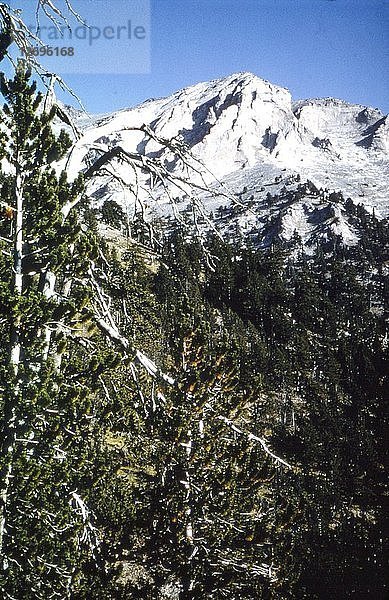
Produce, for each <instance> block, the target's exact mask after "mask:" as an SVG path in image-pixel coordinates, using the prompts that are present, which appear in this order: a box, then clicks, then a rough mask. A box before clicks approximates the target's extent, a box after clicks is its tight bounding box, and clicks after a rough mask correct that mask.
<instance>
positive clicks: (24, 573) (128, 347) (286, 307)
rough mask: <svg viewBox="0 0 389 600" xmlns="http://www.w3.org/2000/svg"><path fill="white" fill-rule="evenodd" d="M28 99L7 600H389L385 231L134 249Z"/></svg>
mask: <svg viewBox="0 0 389 600" xmlns="http://www.w3.org/2000/svg"><path fill="white" fill-rule="evenodd" d="M0 7H1V10H2V11H4V10H5V9H4V7H5V5H4V4H2V3H0ZM6 17H7V15H6V14H5V13H2V14H1V18H2V21H1V22H2V27H3V29H2V31H1V34H0V56H1V57H3V58H4V57H5V55H6V53H7V48H8V46H9V44H10V29H9V27H10V26H11V25H12V23H11V22H10V21H9V19H8V21H7V18H6ZM0 67H1V65H0ZM37 78H38V75H37V73H36V72H35V71H34V68H33V69H32V72H31V69H30V67H29V66H28V65H27V64H26V62H25V61H23V60H21V61H19V63H18V64H17V65H14V69H13V73H12V75H11V76H8V75H7V76H6V75H5V74H4V73H3V74H2V75H1V80H0V85H1V96H2V107H1V109H0V119H1V125H0V159H1V162H0V165H1V169H0V194H1V198H0V210H1V212H0V336H1V344H0V419H1V420H0V430H1V433H0V444H1V445H0V486H1V491H0V559H1V564H0V596H1V598H4V600H35V599H37V600H51V599H71V600H110V599H112V600H116V599H117V600H131V599H144V600H147V599H150V600H154V599H155V600H157V599H161V600H170V599H171V600H195V599H199V600H200V599H206V598H209V599H214V600H223V599H231V600H232V599H233V600H248V599H253V600H254V599H258V600H299V599H301V600H303V599H304V600H346V599H348V598H350V599H351V598H352V599H353V600H366V599H372V600H384V598H385V597H386V594H387V590H388V588H387V572H388V571H387V567H388V565H387V551H388V548H387V534H386V531H385V518H386V517H387V512H386V511H387V508H386V507H385V504H386V503H387V473H386V467H387V465H386V459H387V455H386V450H385V441H386V439H387V434H388V431H387V399H388V391H387V390H388V381H387V372H388V371H387V366H386V360H387V347H388V332H387V308H388V305H387V300H388V278H387V265H388V259H389V256H388V251H389V244H388V242H389V235H388V226H387V221H386V220H384V219H382V218H379V217H376V215H375V214H374V212H373V213H372V212H371V211H368V210H366V209H365V207H364V206H363V205H362V204H360V203H357V202H355V201H353V200H352V199H347V200H346V199H345V198H344V197H343V196H342V194H341V193H339V194H338V195H337V197H336V198H334V202H340V203H343V205H344V206H345V210H346V212H347V215H348V218H349V219H350V220H351V222H352V223H353V227H354V228H355V231H357V232H358V243H357V244H353V245H347V244H346V243H343V240H342V238H341V236H334V237H333V238H332V239H328V238H327V239H326V241H323V240H321V239H318V241H317V243H316V246H315V247H313V248H311V251H310V252H309V253H307V252H306V249H305V248H304V246H303V244H302V243H301V239H300V237H299V235H298V234H296V235H295V236H294V237H293V239H292V240H290V241H289V242H288V243H286V242H283V241H282V240H281V239H277V238H274V239H273V240H272V243H271V244H269V245H267V246H266V245H264V244H260V243H259V242H258V239H255V236H254V237H253V236H251V237H250V238H245V239H242V237H241V236H235V235H233V234H232V235H230V236H229V237H228V236H227V237H225V236H220V235H218V232H217V231H215V230H214V229H212V228H209V229H208V230H207V231H206V233H202V234H201V235H198V234H197V233H196V231H195V230H194V229H193V228H192V229H191V228H189V227H187V226H185V223H184V222H183V221H182V220H180V219H177V220H176V221H170V222H169V226H168V227H163V226H162V225H161V224H160V223H159V224H157V226H156V228H155V232H154V234H153V236H151V235H149V230H148V229H147V227H146V225H145V224H144V223H143V224H142V222H141V221H140V220H139V221H138V223H137V224H135V225H136V226H135V225H133V227H132V230H131V235H129V232H128V224H126V220H125V215H124V213H123V211H122V210H121V208H120V206H119V205H117V204H116V203H115V201H110V202H108V201H107V202H105V204H104V205H103V209H102V210H100V209H99V208H96V206H95V204H94V203H93V199H91V197H90V195H88V193H87V189H88V188H87V186H88V182H89V180H91V179H92V178H94V177H97V176H98V171H99V170H100V169H102V168H104V165H105V164H108V161H110V160H111V158H112V156H108V155H107V156H103V157H101V156H100V157H99V158H98V159H96V162H95V163H93V164H92V165H91V166H90V167H89V168H88V169H83V170H81V171H80V173H79V175H78V176H77V177H76V178H70V177H69V176H68V174H67V172H66V168H64V169H62V168H61V169H59V168H58V165H62V164H64V162H63V159H64V157H65V158H66V156H67V155H68V153H69V151H70V150H71V146H72V143H73V142H72V139H71V137H70V136H69V134H68V130H66V131H65V130H64V129H61V128H59V127H58V123H59V122H60V119H59V113H58V111H60V110H61V106H59V107H57V106H56V104H55V103H51V105H50V103H47V94H45V92H44V91H43V93H42V92H40V91H38V90H39V89H40V88H41V86H40V85H38V86H37V83H36V80H37ZM47 104H49V105H48V106H47ZM65 129H66V128H65ZM123 160H124V158H123ZM61 161H62V162H61ZM142 168H144V169H147V168H149V169H150V170H152V168H153V167H152V165H149V164H148V163H144V164H143V167H142ZM161 177H163V175H161ZM291 193H292V192H291ZM296 193H297V192H296ZM270 201H271V197H270V199H269V202H270ZM102 224H103V225H104V226H105V227H106V228H107V227H110V230H111V231H115V232H116V237H115V239H114V240H113V239H112V238H109V237H107V236H104V233H103V229H102Z"/></svg>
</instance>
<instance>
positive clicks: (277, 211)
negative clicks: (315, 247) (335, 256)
mask: <svg viewBox="0 0 389 600" xmlns="http://www.w3.org/2000/svg"><path fill="white" fill-rule="evenodd" d="M144 125H146V129H143V130H139V128H140V127H142V126H144ZM78 126H79V128H80V130H81V136H80V139H79V140H78V142H77V144H76V147H75V149H74V150H73V152H72V154H71V156H70V157H69V160H68V163H67V168H68V171H69V172H70V173H71V174H74V173H76V172H78V171H79V169H80V168H83V167H86V166H88V165H90V164H91V163H92V162H93V161H94V160H96V158H98V157H99V156H101V155H102V154H103V153H104V152H107V151H109V150H111V149H113V148H115V147H116V146H120V147H122V148H123V149H124V150H125V151H126V152H129V153H138V154H140V155H143V156H145V157H149V158H154V159H157V160H158V161H159V164H160V165H161V166H162V168H163V169H166V171H167V172H168V173H169V174H171V175H172V176H177V177H178V178H179V182H178V185H177V184H174V183H172V182H170V183H169V184H168V185H167V186H161V185H155V182H154V181H153V180H152V178H150V176H149V175H145V174H144V173H143V172H142V169H140V168H138V167H134V166H131V165H128V164H126V163H123V162H120V161H117V162H116V163H114V165H113V167H111V172H109V171H106V173H105V174H104V175H103V176H101V177H99V178H98V179H96V180H95V182H94V183H93V184H92V185H91V186H90V188H89V192H90V194H91V196H92V197H93V198H94V199H95V201H96V205H97V206H102V205H103V204H104V202H106V201H107V200H111V201H112V200H114V201H115V202H116V203H118V204H119V205H120V206H122V208H123V209H124V211H125V212H127V213H128V214H129V216H130V219H131V218H132V217H133V216H134V214H135V212H136V206H137V202H134V199H135V195H137V197H138V200H139V201H140V202H141V203H142V205H143V206H142V210H145V212H146V213H147V214H148V218H149V219H158V218H159V219H162V220H163V221H166V220H167V219H169V218H171V216H172V213H173V212H176V210H177V211H178V212H180V213H181V215H184V217H183V218H185V215H188V214H189V213H191V212H192V209H193V204H195V205H196V206H197V207H199V206H201V210H200V213H199V214H200V217H199V219H197V221H196V224H197V227H200V228H201V227H205V228H209V227H210V226H216V227H217V228H218V230H221V231H224V232H226V233H228V232H229V233H230V234H231V235H233V236H235V235H237V234H240V235H243V236H244V235H251V236H252V237H254V238H255V240H256V241H257V242H258V243H259V244H265V245H266V244H268V243H270V241H271V239H272V238H273V237H274V236H278V237H279V238H281V239H283V240H286V241H287V240H288V239H290V238H291V237H292V236H293V235H296V234H298V235H299V236H300V237H301V238H302V240H303V243H304V244H305V245H306V246H307V245H308V246H309V245H310V244H311V245H312V244H313V243H314V240H315V238H316V237H317V236H318V235H320V236H327V237H329V238H331V236H332V237H333V236H342V238H343V240H344V242H346V243H348V244H352V243H354V242H355V241H356V239H357V237H358V231H357V229H356V228H355V223H354V224H353V223H352V221H351V220H350V218H349V215H348V213H347V210H346V209H345V201H346V199H347V198H351V200H352V201H353V203H354V204H358V203H363V204H364V205H365V207H366V208H367V209H368V210H373V209H374V210H375V212H376V214H377V215H379V216H382V217H384V216H385V215H386V214H387V212H388V193H387V190H388V187H389V161H388V149H389V129H388V123H387V117H386V116H384V115H383V114H382V113H381V112H380V111H379V110H378V109H374V108H370V107H365V106H362V105H356V104H349V103H346V102H344V101H342V100H336V99H333V98H325V99H313V100H303V101H298V102H293V101H292V99H291V95H290V93H289V91H288V90H286V89H284V88H281V87H278V86H276V85H273V84H271V83H269V82H267V81H264V80H263V79H260V78H259V77H256V76H255V75H253V74H251V73H238V74H234V75H231V76H229V77H226V78H223V79H218V80H215V81H211V82H206V83H199V84H197V85H194V86H191V87H188V88H185V89H183V90H180V91H178V92H176V93H175V94H173V95H172V96H169V97H167V98H162V99H157V100H149V101H147V102H144V103H143V104H141V105H139V106H137V107H135V108H130V109H124V110H121V111H119V112H115V113H112V114H109V115H104V116H98V117H92V118H89V119H88V118H86V117H85V116H80V117H79V118H78ZM161 140H174V142H175V143H176V144H179V145H180V148H182V149H184V151H185V153H187V154H186V155H187V156H190V158H188V159H187V161H184V160H182V158H181V157H179V156H177V155H176V154H174V153H173V152H172V150H171V149H169V148H166V147H164V145H163V144H161ZM188 153H189V154H188ZM188 163H189V167H188ZM112 174H114V175H116V179H115V178H113V177H112ZM188 178H189V179H190V180H191V181H192V182H194V183H195V184H197V185H198V186H199V187H198V188H197V189H195V190H193V188H190V187H189V186H187V185H185V184H184V183H182V179H188ZM205 185H206V186H211V188H212V189H213V192H214V193H212V194H210V193H206V192H205V191H203V190H202V188H203V187H205ZM334 192H335V194H334ZM338 192H342V194H340V195H339V194H338ZM172 201H173V202H174V203H175V205H176V206H175V207H172Z"/></svg>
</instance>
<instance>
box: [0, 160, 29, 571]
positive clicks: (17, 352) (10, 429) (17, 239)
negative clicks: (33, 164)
mask: <svg viewBox="0 0 389 600" xmlns="http://www.w3.org/2000/svg"><path fill="white" fill-rule="evenodd" d="M23 185H24V178H23V175H22V174H21V172H20V169H17V172H16V177H15V199H16V220H15V233H14V265H13V291H14V295H15V297H16V298H18V297H19V296H21V294H22V291H23V273H22V258H23ZM20 323H21V318H20V315H16V317H15V319H14V322H13V323H12V326H11V333H10V357H9V365H10V371H11V376H12V378H13V389H11V390H10V393H9V394H6V395H5V398H4V425H3V432H2V433H3V440H2V445H1V458H2V461H3V466H2V469H1V473H0V485H1V489H0V557H1V566H2V569H3V570H5V569H6V568H7V566H8V563H7V558H6V556H5V555H4V534H5V532H6V519H7V505H8V500H9V487H10V481H11V476H12V464H13V455H14V451H15V440H16V407H17V405H18V400H19V395H20V380H19V366H20V361H21V344H20Z"/></svg>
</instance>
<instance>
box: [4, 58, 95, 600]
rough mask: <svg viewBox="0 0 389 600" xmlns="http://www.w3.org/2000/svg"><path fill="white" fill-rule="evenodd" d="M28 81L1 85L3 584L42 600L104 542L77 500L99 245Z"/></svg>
mask: <svg viewBox="0 0 389 600" xmlns="http://www.w3.org/2000/svg"><path fill="white" fill-rule="evenodd" d="M29 78H30V73H29V72H28V71H27V70H26V68H25V66H24V64H23V62H20V63H19V64H18V68H17V71H16V74H15V77H14V79H13V80H8V79H6V78H5V77H4V76H2V79H1V92H2V94H3V96H4V98H5V104H4V107H3V109H2V111H1V117H2V121H3V124H4V132H5V133H4V137H3V140H2V153H3V155H4V156H5V160H6V164H7V168H6V170H5V172H4V173H2V174H1V202H2V207H3V215H2V217H3V218H2V221H1V251H2V252H1V258H0V261H1V265H0V271H1V287H0V306H1V328H2V338H3V345H2V353H1V371H0V387H1V389H2V405H1V409H2V420H1V441H2V444H1V453H0V474H1V477H0V480H1V494H0V551H1V567H2V570H1V574H0V589H1V593H2V596H3V597H4V598H11V597H23V598H30V597H31V598H45V599H46V598H50V597H53V596H55V595H56V594H57V595H60V596H61V597H68V596H69V595H70V590H71V588H72V586H73V585H76V583H77V578H78V572H79V568H80V563H81V562H82V560H81V557H82V555H83V554H84V549H85V557H86V558H87V557H88V556H89V557H90V558H91V557H92V554H93V553H95V554H96V551H97V545H98V536H97V532H96V531H95V529H94V527H93V525H92V524H91V521H90V518H89V516H90V515H89V510H88V508H87V505H86V504H85V502H84V499H83V498H82V496H81V495H80V493H79V492H80V485H79V481H80V479H81V475H80V474H81V473H82V469H83V468H85V467H83V466H82V465H83V463H85V461H87V460H88V449H87V447H85V448H83V444H84V440H85V438H86V436H87V432H88V431H89V430H90V425H89V422H88V421H89V419H90V417H89V415H90V410H91V409H90V402H91V393H92V390H91V386H90V382H89V381H88V382H87V383H86V380H89V373H88V372H87V370H88V361H86V360H85V356H83V355H85V350H84V349H83V339H84V338H87V337H88V333H87V330H88V321H90V317H91V311H90V309H89V308H88V304H89V297H90V294H91V290H90V286H89V285H88V284H87V282H86V279H85V276H86V273H87V270H88V267H89V261H90V259H91V257H92V256H93V253H94V246H95V244H94V241H93V238H92V237H91V236H89V235H88V234H87V232H85V231H82V229H81V226H80V223H79V217H78V212H79V211H78V210H77V208H78V207H79V205H80V198H81V197H82V189H83V182H82V178H81V177H80V178H77V179H76V180H75V181H74V182H72V183H69V182H68V181H67V178H66V174H65V173H63V172H62V173H60V174H59V176H57V174H56V172H55V170H54V169H53V167H52V164H53V162H54V161H56V160H58V159H59V158H61V157H62V156H63V155H64V153H65V152H66V150H67V149H68V148H69V139H68V137H67V136H66V134H65V133H64V132H61V133H60V134H59V136H58V137H56V136H55V135H54V134H53V133H52V130H51V126H50V123H51V121H52V119H53V117H54V110H52V111H51V112H50V114H46V113H45V112H44V111H42V97H41V95H40V94H36V90H35V84H30V83H29ZM67 344H68V348H67V347H66V346H67ZM69 345H70V346H73V347H74V350H73V351H72V352H71V351H70V349H69ZM84 345H85V344H84ZM86 372H87V375H86ZM92 372H93V370H92ZM83 374H84V375H83ZM88 560H89V559H88Z"/></svg>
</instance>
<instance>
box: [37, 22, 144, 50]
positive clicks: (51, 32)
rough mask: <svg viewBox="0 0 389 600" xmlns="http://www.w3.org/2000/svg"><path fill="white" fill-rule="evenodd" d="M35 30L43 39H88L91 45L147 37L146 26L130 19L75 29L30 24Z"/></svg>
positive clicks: (79, 26) (81, 26) (85, 25)
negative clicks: (114, 23)
mask: <svg viewBox="0 0 389 600" xmlns="http://www.w3.org/2000/svg"><path fill="white" fill-rule="evenodd" d="M34 29H35V30H36V31H35V34H36V35H39V36H40V37H41V39H43V38H46V39H48V40H50V41H51V40H63V41H64V40H73V41H74V40H80V41H83V40H86V41H87V42H88V44H89V46H91V45H92V44H93V42H95V41H97V40H144V39H145V38H146V28H145V27H144V26H143V25H133V23H132V21H131V20H130V19H129V20H128V21H127V24H126V25H104V26H103V27H98V26H96V25H88V24H84V25H78V26H77V27H75V28H74V29H70V28H69V27H65V26H61V27H56V26H54V25H48V26H45V25H42V26H41V27H39V29H36V27H31V26H30V31H34Z"/></svg>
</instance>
